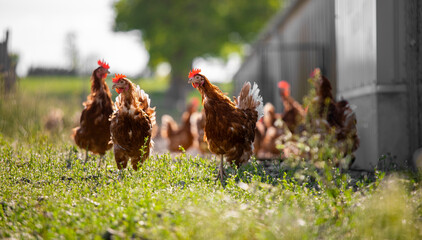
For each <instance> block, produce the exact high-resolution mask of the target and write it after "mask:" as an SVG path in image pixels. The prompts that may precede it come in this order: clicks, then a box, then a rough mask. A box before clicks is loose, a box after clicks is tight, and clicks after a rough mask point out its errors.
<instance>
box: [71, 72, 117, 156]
mask: <svg viewBox="0 0 422 240" xmlns="http://www.w3.org/2000/svg"><path fill="white" fill-rule="evenodd" d="M107 73H108V68H105V65H103V66H101V65H100V67H98V68H97V69H95V70H94V71H93V73H92V76H91V93H90V94H89V95H88V97H87V100H86V101H85V102H84V103H83V105H84V110H83V111H82V114H81V117H80V121H79V124H80V125H79V127H76V128H74V129H73V133H72V138H73V139H74V141H75V143H76V145H78V146H79V147H80V148H81V149H85V150H87V151H91V152H92V153H94V154H99V155H101V156H103V155H104V154H105V152H106V151H107V150H108V149H110V148H111V146H112V144H110V143H109V141H110V121H109V117H110V115H111V114H112V113H113V103H112V101H111V93H110V90H109V88H108V86H107V84H106V82H105V79H106V77H107ZM86 156H88V153H87V155H86ZM86 160H87V157H86V159H85V161H86Z"/></svg>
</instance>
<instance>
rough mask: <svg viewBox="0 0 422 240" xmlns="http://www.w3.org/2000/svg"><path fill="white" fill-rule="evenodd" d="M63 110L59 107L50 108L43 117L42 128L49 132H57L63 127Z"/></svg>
mask: <svg viewBox="0 0 422 240" xmlns="http://www.w3.org/2000/svg"><path fill="white" fill-rule="evenodd" d="M63 116H64V113H63V110H61V109H60V108H53V109H50V111H49V112H48V115H47V116H46V118H45V119H44V129H45V130H47V131H49V132H56V133H57V132H59V131H61V130H62V129H63Z"/></svg>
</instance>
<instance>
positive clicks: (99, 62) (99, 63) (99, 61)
mask: <svg viewBox="0 0 422 240" xmlns="http://www.w3.org/2000/svg"><path fill="white" fill-rule="evenodd" d="M97 63H98V65H100V66H101V67H102V68H105V69H109V68H110V65H108V63H106V62H104V61H101V60H98V62H97Z"/></svg>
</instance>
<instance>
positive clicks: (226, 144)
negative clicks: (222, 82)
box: [189, 69, 263, 177]
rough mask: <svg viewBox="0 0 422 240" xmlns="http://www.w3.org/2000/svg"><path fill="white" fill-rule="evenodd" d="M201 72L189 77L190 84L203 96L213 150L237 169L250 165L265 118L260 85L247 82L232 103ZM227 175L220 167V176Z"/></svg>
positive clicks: (207, 132) (206, 121) (207, 128)
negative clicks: (257, 129)
mask: <svg viewBox="0 0 422 240" xmlns="http://www.w3.org/2000/svg"><path fill="white" fill-rule="evenodd" d="M199 72H200V70H199V69H194V70H192V71H191V72H190V74H189V83H191V84H192V86H193V87H194V88H197V89H198V90H199V92H200V93H201V96H202V101H203V104H204V111H205V137H204V138H205V140H206V141H207V143H208V147H209V150H210V151H211V152H212V153H214V154H218V155H221V156H225V157H226V160H227V161H228V162H230V163H235V164H236V165H237V166H240V165H242V164H243V163H246V162H247V161H248V160H249V159H250V157H251V155H252V152H253V141H254V137H255V127H256V122H257V121H258V119H259V118H261V117H262V116H263V103H262V102H263V101H262V97H261V96H260V95H259V88H258V86H257V85H256V84H254V85H253V86H252V87H251V84H250V83H249V82H247V83H245V84H244V85H243V87H242V90H241V91H240V94H239V96H238V97H237V98H235V99H234V102H232V101H231V100H230V99H229V98H228V97H227V96H226V95H224V94H223V93H222V92H221V90H220V89H219V88H218V87H217V86H215V85H213V84H211V83H210V81H209V80H208V79H207V78H206V77H205V76H204V75H202V74H200V73H199ZM223 174H224V171H223V169H222V165H220V173H219V175H220V177H221V176H222V175H223Z"/></svg>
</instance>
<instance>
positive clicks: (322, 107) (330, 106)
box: [308, 68, 342, 128]
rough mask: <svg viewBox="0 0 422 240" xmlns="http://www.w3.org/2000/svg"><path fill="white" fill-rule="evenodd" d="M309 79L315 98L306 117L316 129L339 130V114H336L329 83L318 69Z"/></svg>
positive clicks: (340, 123)
mask: <svg viewBox="0 0 422 240" xmlns="http://www.w3.org/2000/svg"><path fill="white" fill-rule="evenodd" d="M311 77H312V79H313V84H314V87H315V93H316V97H315V98H314V99H313V100H312V103H311V105H310V106H309V107H310V114H308V117H310V118H311V122H312V121H314V124H316V127H317V128H321V127H325V128H326V127H328V128H330V127H337V128H341V127H342V122H341V114H339V113H338V112H337V107H336V103H335V101H334V98H333V95H332V93H331V90H332V87H331V83H330V81H328V79H327V78H326V77H325V76H323V75H322V74H321V71H320V70H319V68H317V69H315V70H314V72H313V73H312V75H311ZM312 118H315V119H312ZM320 120H322V121H320Z"/></svg>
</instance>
